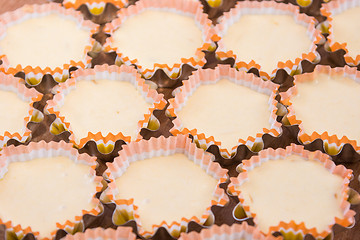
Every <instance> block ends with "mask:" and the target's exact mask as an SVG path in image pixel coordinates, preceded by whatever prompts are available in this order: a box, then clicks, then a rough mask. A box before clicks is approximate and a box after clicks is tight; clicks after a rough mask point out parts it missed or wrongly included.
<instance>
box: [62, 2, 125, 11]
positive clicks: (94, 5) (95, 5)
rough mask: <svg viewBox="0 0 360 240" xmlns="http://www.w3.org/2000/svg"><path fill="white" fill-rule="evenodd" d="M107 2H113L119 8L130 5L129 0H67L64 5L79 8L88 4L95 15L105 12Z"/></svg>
mask: <svg viewBox="0 0 360 240" xmlns="http://www.w3.org/2000/svg"><path fill="white" fill-rule="evenodd" d="M107 3H111V4H113V5H114V6H116V7H118V8H123V7H126V6H127V5H128V0H73V1H71V0H65V1H64V2H63V5H64V7H66V8H74V9H78V8H79V7H80V6H81V5H86V7H87V8H88V9H89V12H90V13H91V14H93V15H100V14H102V13H103V12H104V10H105V6H106V4H107Z"/></svg>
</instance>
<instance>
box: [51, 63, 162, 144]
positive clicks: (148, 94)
mask: <svg viewBox="0 0 360 240" xmlns="http://www.w3.org/2000/svg"><path fill="white" fill-rule="evenodd" d="M102 79H110V80H114V81H128V82H130V83H132V84H133V85H134V87H135V88H136V89H137V90H138V91H139V92H140V93H141V95H142V96H143V97H144V99H145V100H146V101H147V102H149V103H151V104H152V106H151V107H150V108H149V109H148V111H147V112H146V113H144V118H143V119H140V120H139V122H138V127H139V133H138V136H137V138H136V139H131V137H130V136H124V135H123V134H122V133H121V132H119V133H109V134H108V135H106V136H103V135H102V133H101V132H97V133H92V132H89V133H88V136H86V137H83V138H81V139H80V140H79V141H78V140H76V136H75V135H74V133H73V131H72V129H71V123H70V122H68V121H67V120H66V116H63V115H62V114H61V112H60V111H59V109H60V107H61V106H62V105H63V104H64V98H65V97H66V95H67V94H68V93H69V92H70V91H71V90H73V89H75V88H76V82H78V81H91V80H102ZM54 92H55V93H56V94H55V96H54V98H53V99H52V100H49V101H47V104H46V106H45V110H46V111H47V112H48V113H50V114H55V115H56V116H57V119H59V120H60V122H61V123H62V124H63V125H64V126H65V127H66V128H67V130H69V131H70V133H71V135H70V141H71V142H72V143H73V144H75V145H76V146H78V147H79V148H81V147H83V146H84V145H85V144H86V143H87V142H88V141H90V140H94V141H95V142H96V143H97V145H99V144H104V145H109V144H111V145H114V144H115V142H116V141H117V140H119V139H122V140H124V141H125V142H130V141H131V140H136V141H138V140H140V139H141V138H142V136H141V135H140V129H141V128H146V127H147V126H148V123H149V121H150V119H151V117H152V113H153V111H154V110H156V109H163V108H164V107H165V106H166V101H165V99H164V97H163V94H158V93H157V91H156V90H155V89H151V88H150V86H149V85H148V84H146V83H145V80H144V79H142V78H141V76H140V74H138V72H137V71H136V69H135V68H134V67H132V66H127V65H121V66H120V67H118V66H116V65H112V66H109V65H96V66H95V67H94V68H93V69H78V70H76V71H74V72H72V76H71V78H70V79H68V80H67V81H65V82H63V83H60V84H59V85H57V86H56V87H55V88H54Z"/></svg>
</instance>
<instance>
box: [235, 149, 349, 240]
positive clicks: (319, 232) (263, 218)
mask: <svg viewBox="0 0 360 240" xmlns="http://www.w3.org/2000/svg"><path fill="white" fill-rule="evenodd" d="M239 170H240V174H239V175H238V177H236V178H231V180H230V181H231V183H230V185H229V191H230V192H231V193H232V194H234V195H237V196H238V198H239V200H240V202H241V204H242V206H243V208H244V210H245V211H246V214H247V215H248V216H249V217H253V218H254V222H255V226H257V227H258V228H259V229H260V230H261V232H263V233H265V234H270V233H273V232H281V234H282V235H283V236H284V238H285V239H295V238H296V239H303V238H304V237H305V235H306V234H311V235H312V236H313V237H314V238H315V239H323V238H325V237H327V236H328V235H329V234H331V231H332V230H331V229H332V227H333V226H334V225H335V224H339V225H341V226H344V227H349V226H352V224H353V223H354V221H355V219H354V215H355V212H354V211H353V210H350V203H349V202H348V201H347V199H348V197H349V194H348V193H349V186H348V185H349V182H350V179H351V178H352V170H348V169H346V168H345V167H344V166H342V165H339V166H336V165H335V164H334V163H333V161H331V159H330V158H329V156H328V155H326V154H323V153H321V152H320V151H316V152H309V151H307V150H304V147H303V146H300V145H294V144H293V145H291V146H288V147H287V148H286V149H281V148H279V149H276V150H274V149H271V148H269V149H266V150H263V151H261V152H259V155H258V156H254V157H252V158H250V159H249V160H245V161H243V162H242V165H240V166H239Z"/></svg>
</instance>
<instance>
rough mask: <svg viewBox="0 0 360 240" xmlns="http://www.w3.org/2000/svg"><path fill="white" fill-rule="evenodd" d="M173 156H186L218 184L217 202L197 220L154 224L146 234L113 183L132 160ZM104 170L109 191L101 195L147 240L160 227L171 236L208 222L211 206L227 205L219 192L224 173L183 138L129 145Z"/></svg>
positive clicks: (128, 203) (225, 173)
mask: <svg viewBox="0 0 360 240" xmlns="http://www.w3.org/2000/svg"><path fill="white" fill-rule="evenodd" d="M138 153H143V154H138ZM144 153H146V154H144ZM174 153H183V154H185V155H186V156H187V157H188V158H189V159H190V160H192V161H194V163H196V164H197V165H199V166H201V168H202V169H203V170H205V171H206V173H207V174H209V175H211V176H212V177H214V178H215V179H217V180H218V184H217V187H216V189H215V191H214V197H215V198H216V200H212V201H211V205H210V206H208V207H207V208H206V211H205V212H204V214H203V215H202V216H201V218H200V219H199V218H198V217H196V216H193V217H191V218H189V219H188V218H182V219H181V221H179V222H177V221H174V222H172V223H167V222H165V221H163V222H161V223H160V224H159V225H157V224H154V225H153V226H152V231H151V232H147V231H145V230H144V229H143V228H142V225H141V221H140V216H139V214H138V213H137V209H138V207H137V206H136V205H134V204H133V202H134V200H133V199H120V198H118V192H117V187H116V183H115V179H116V178H118V177H120V176H121V175H122V174H123V173H124V172H125V171H126V168H127V167H128V166H129V159H131V162H134V161H137V160H143V159H146V158H147V156H168V155H172V154H174ZM134 158H135V159H134ZM107 166H108V169H107V170H106V171H105V173H104V177H106V178H107V179H109V180H110V183H109V184H108V188H107V189H106V190H105V191H104V194H105V195H106V197H108V199H110V200H111V201H112V202H114V203H116V205H117V206H116V207H117V208H118V209H119V208H120V209H125V210H126V211H128V212H133V213H134V218H135V221H136V223H137V225H138V230H139V234H141V235H143V236H144V237H146V238H148V237H151V236H153V235H154V234H155V232H156V230H157V229H158V228H160V227H164V228H165V229H167V230H168V232H169V233H170V234H172V232H174V231H176V232H182V231H184V230H186V228H187V225H188V223H189V222H190V221H195V222H197V223H199V224H204V223H205V221H206V220H207V218H208V217H209V216H210V215H211V206H213V205H220V206H224V205H225V204H226V203H227V202H228V201H229V198H228V197H227V195H226V193H225V191H224V190H223V189H222V188H220V184H222V183H224V182H226V179H227V170H226V169H222V168H221V167H220V165H219V164H218V163H216V162H213V156H212V155H210V154H208V153H206V152H205V151H204V150H203V149H201V148H197V147H196V145H195V144H194V143H192V140H191V139H190V138H189V137H188V136H185V135H178V136H171V137H168V138H165V137H164V136H161V137H159V138H151V139H150V140H140V141H138V142H131V143H130V144H128V145H124V146H123V149H122V150H121V151H119V156H118V157H116V158H115V159H114V162H112V163H107Z"/></svg>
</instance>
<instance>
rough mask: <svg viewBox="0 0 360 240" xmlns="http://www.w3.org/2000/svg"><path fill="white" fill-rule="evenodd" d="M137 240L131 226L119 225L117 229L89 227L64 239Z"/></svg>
mask: <svg viewBox="0 0 360 240" xmlns="http://www.w3.org/2000/svg"><path fill="white" fill-rule="evenodd" d="M92 239H94V240H95V239H99V240H100V239H106V240H135V239H136V235H135V234H134V233H133V232H132V228H131V227H118V228H117V229H116V230H115V229H112V228H108V229H103V228H94V229H87V230H86V231H85V232H84V233H80V232H79V233H76V234H75V235H70V234H68V235H67V236H66V237H64V238H63V240H92Z"/></svg>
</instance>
